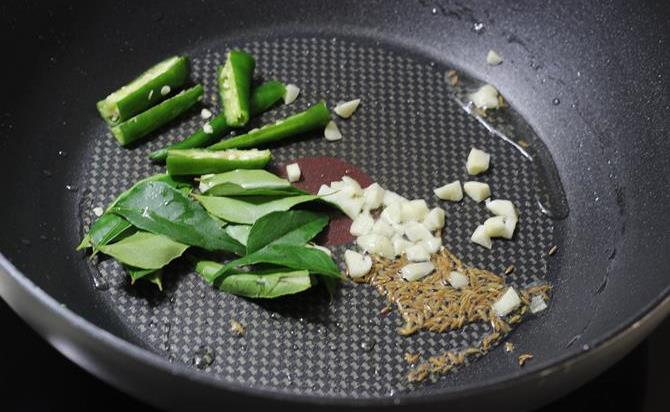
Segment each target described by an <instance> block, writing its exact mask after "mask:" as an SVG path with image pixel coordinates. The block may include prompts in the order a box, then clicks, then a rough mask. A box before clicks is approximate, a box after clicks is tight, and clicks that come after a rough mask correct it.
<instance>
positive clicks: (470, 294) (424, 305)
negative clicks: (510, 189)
mask: <svg viewBox="0 0 670 412" xmlns="http://www.w3.org/2000/svg"><path fill="white" fill-rule="evenodd" d="M431 261H432V262H433V264H434V265H435V268H436V270H435V271H434V272H433V273H431V274H430V275H428V276H426V277H425V278H423V279H421V280H418V281H413V282H408V281H406V280H404V279H403V278H402V276H401V275H400V273H399V272H400V268H402V267H403V266H405V265H406V264H408V263H409V262H408V261H407V260H406V259H405V257H404V256H401V257H400V258H398V259H395V260H388V259H383V258H379V257H377V258H375V260H374V263H373V266H372V269H371V270H370V272H369V273H368V274H367V275H365V276H363V277H361V278H357V279H355V280H354V281H355V282H357V283H368V284H370V285H372V286H374V287H375V288H377V290H378V291H379V293H380V294H381V295H382V296H384V297H385V298H386V299H387V300H388V302H389V303H390V304H393V305H395V306H396V308H397V310H398V314H399V315H400V316H401V318H402V319H403V321H404V324H403V325H402V327H400V328H399V330H398V333H400V334H401V335H403V336H409V335H412V334H414V333H416V332H418V331H419V330H425V331H430V332H437V333H443V332H448V331H450V330H457V329H460V328H462V327H463V326H465V325H467V324H469V323H475V322H489V323H490V324H491V332H490V333H489V334H487V335H485V336H484V337H483V338H482V339H481V341H480V342H479V343H478V344H477V345H475V346H473V347H469V348H465V349H464V350H461V351H448V352H444V353H442V354H439V355H435V356H430V357H429V358H428V360H427V361H425V362H421V363H419V364H417V365H416V366H414V367H413V368H411V369H410V371H409V373H408V375H407V379H408V380H409V381H410V382H420V381H423V380H425V379H426V378H428V377H429V376H431V375H433V374H437V375H443V374H447V373H449V372H451V371H452V370H454V369H456V368H457V367H458V366H460V365H462V364H464V363H465V362H466V360H467V358H468V357H470V356H475V355H482V354H485V353H487V352H488V350H489V349H490V348H491V347H492V345H494V344H495V343H497V342H498V341H500V340H501V339H502V338H504V337H505V336H506V335H507V334H508V333H509V332H510V331H511V326H510V325H511V324H515V323H518V322H520V321H521V320H523V317H524V315H525V314H526V313H527V312H528V309H529V304H530V299H531V298H532V296H535V295H540V296H542V297H543V298H544V299H545V301H546V300H548V299H549V295H548V292H549V290H550V286H549V285H547V284H538V285H534V286H532V287H529V288H527V289H525V290H522V291H520V292H519V296H520V298H521V302H522V303H521V306H520V307H519V308H518V309H517V310H515V311H514V312H513V313H511V314H510V315H508V316H507V317H506V318H505V319H502V318H500V317H499V316H498V315H497V314H496V313H495V311H494V310H493V309H492V305H493V303H495V302H496V301H497V300H498V299H499V298H500V296H501V295H502V294H503V293H504V292H505V290H506V289H507V287H508V286H507V285H506V284H505V280H504V278H503V277H502V276H499V275H496V274H495V273H493V272H490V271H487V270H484V269H480V268H476V267H471V266H466V265H464V264H463V262H461V260H460V259H459V258H458V257H456V256H455V255H453V254H452V253H451V252H450V251H449V250H448V249H446V248H443V249H442V250H441V251H440V252H439V253H437V254H435V255H434V256H433V257H432V259H431ZM452 271H457V272H460V273H463V274H464V275H466V276H467V277H468V281H469V284H468V286H467V287H464V288H462V289H454V288H453V287H451V285H450V284H449V281H448V276H449V273H450V272H452Z"/></svg>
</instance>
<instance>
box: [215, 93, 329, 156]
mask: <svg viewBox="0 0 670 412" xmlns="http://www.w3.org/2000/svg"><path fill="white" fill-rule="evenodd" d="M329 121H330V112H329V111H328V107H327V106H326V103H325V102H323V101H322V102H319V103H317V104H315V105H314V106H312V107H310V108H309V109H307V110H305V111H304V112H302V113H298V114H295V115H293V116H290V117H287V118H286V119H284V120H280V121H278V122H276V123H274V124H270V125H267V126H263V127H262V128H260V129H255V130H252V131H250V132H249V133H247V134H242V135H239V136H235V137H232V138H230V139H225V140H222V141H220V142H219V143H217V144H214V145H212V146H209V147H208V149H209V150H223V149H234V148H239V149H242V148H249V147H257V146H260V145H263V144H267V143H270V142H275V141H277V140H281V139H284V138H287V137H290V136H294V135H298V134H301V133H306V132H309V131H311V130H314V129H319V128H323V127H325V126H326V124H327V123H328V122H329Z"/></svg>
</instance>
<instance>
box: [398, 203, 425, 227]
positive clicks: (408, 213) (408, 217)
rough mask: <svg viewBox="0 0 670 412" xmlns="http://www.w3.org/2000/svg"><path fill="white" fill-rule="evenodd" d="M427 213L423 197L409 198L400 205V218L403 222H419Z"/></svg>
mask: <svg viewBox="0 0 670 412" xmlns="http://www.w3.org/2000/svg"><path fill="white" fill-rule="evenodd" d="M427 214H428V205H427V204H426V201H425V200H423V199H415V200H410V201H409V202H403V203H402V204H401V205H400V219H401V220H402V221H403V222H420V221H422V220H423V219H424V218H425V217H426V215H427Z"/></svg>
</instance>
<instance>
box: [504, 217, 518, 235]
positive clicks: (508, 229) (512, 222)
mask: <svg viewBox="0 0 670 412" xmlns="http://www.w3.org/2000/svg"><path fill="white" fill-rule="evenodd" d="M517 221H518V220H517V218H515V217H505V233H503V235H502V237H504V238H505V239H511V238H512V237H514V230H515V229H516V223H517Z"/></svg>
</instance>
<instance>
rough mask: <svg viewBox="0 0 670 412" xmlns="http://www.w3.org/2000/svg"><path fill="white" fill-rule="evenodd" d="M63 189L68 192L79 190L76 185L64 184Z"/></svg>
mask: <svg viewBox="0 0 670 412" xmlns="http://www.w3.org/2000/svg"><path fill="white" fill-rule="evenodd" d="M65 189H66V190H67V191H68V192H73V193H76V192H77V191H78V190H79V187H77V186H76V185H65Z"/></svg>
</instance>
